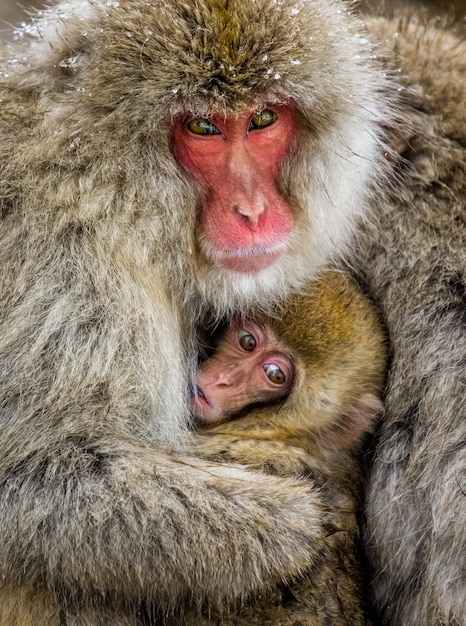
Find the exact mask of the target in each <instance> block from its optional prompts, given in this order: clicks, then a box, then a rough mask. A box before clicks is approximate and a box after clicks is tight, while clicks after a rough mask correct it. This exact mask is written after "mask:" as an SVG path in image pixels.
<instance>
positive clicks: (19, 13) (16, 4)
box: [0, 0, 466, 39]
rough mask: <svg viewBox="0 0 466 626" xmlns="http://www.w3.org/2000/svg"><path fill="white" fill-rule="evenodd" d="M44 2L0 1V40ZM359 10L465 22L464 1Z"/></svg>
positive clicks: (377, 3) (417, 0)
mask: <svg viewBox="0 0 466 626" xmlns="http://www.w3.org/2000/svg"><path fill="white" fill-rule="evenodd" d="M45 4H46V2H44V1H41V0H0V38H3V39H12V38H13V32H14V27H15V26H18V25H20V24H21V22H22V21H25V20H27V19H28V16H27V12H28V10H30V9H31V8H32V7H34V8H37V9H40V8H42V7H43V6H44V5H45ZM359 4H360V6H361V9H362V10H364V11H369V12H371V13H383V14H386V15H393V14H395V15H396V14H397V13H398V12H400V11H402V10H403V9H405V8H406V7H410V6H415V7H416V9H417V10H421V11H424V12H427V13H429V14H432V15H444V14H445V13H447V14H448V15H450V16H452V17H453V18H454V19H455V20H456V21H457V22H458V21H463V22H464V20H465V16H466V0H360V2H359Z"/></svg>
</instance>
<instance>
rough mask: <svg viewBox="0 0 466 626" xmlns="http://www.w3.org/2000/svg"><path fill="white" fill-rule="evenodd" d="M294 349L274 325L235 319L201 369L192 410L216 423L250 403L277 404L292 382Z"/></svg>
mask: <svg viewBox="0 0 466 626" xmlns="http://www.w3.org/2000/svg"><path fill="white" fill-rule="evenodd" d="M289 352H290V351H289V350H287V348H286V346H285V345H284V344H283V342H281V341H280V340H279V338H278V337H276V336H275V335H274V333H273V332H272V331H271V330H270V329H268V328H264V327H261V326H259V325H258V324H255V323H254V322H250V321H247V320H242V319H239V318H234V319H233V320H232V321H231V323H230V325H229V326H228V328H227V329H226V331H225V333H224V334H223V335H222V336H221V338H220V341H219V343H218V346H217V348H216V350H215V352H214V354H213V355H212V356H211V357H210V358H208V359H207V360H206V361H204V362H203V363H202V364H201V365H200V367H199V370H198V372H197V390H196V393H195V395H193V397H192V398H191V411H192V412H193V414H194V415H195V416H196V417H198V418H199V419H200V420H202V421H204V422H215V421H220V420H222V419H225V418H227V417H231V416H233V415H235V414H236V413H239V412H240V411H242V410H244V409H245V408H247V407H248V406H250V405H255V404H269V403H273V402H277V401H278V400H279V399H280V398H283V397H284V396H285V395H287V394H288V393H289V391H290V389H291V384H292V382H293V363H292V359H291V356H290V355H289Z"/></svg>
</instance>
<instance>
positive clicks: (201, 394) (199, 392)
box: [196, 385, 212, 407]
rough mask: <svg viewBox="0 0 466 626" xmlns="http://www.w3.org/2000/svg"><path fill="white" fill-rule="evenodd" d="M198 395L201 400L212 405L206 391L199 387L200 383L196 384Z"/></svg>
mask: <svg viewBox="0 0 466 626" xmlns="http://www.w3.org/2000/svg"><path fill="white" fill-rule="evenodd" d="M196 395H197V397H198V398H199V399H200V400H203V401H204V402H205V403H206V404H208V405H209V406H210V407H211V406H212V405H211V404H210V402H209V399H208V398H207V396H206V395H205V393H204V392H203V391H202V389H201V388H200V387H199V385H197V386H196Z"/></svg>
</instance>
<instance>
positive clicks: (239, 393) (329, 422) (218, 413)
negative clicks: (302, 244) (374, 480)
mask: <svg viewBox="0 0 466 626" xmlns="http://www.w3.org/2000/svg"><path fill="white" fill-rule="evenodd" d="M385 359H386V349H385V339H384V333H383V329H382V327H381V325H380V321H379V318H378V315H377V312H376V311H375V310H374V308H373V307H372V305H371V304H370V303H369V302H368V301H367V300H366V298H365V297H364V296H363V295H362V294H361V293H360V292H359V290H358V289H357V288H356V286H355V285H354V284H353V283H352V282H351V280H350V279H349V278H348V277H347V276H345V275H344V274H341V273H338V272H328V273H326V274H325V275H324V277H323V278H322V279H321V280H320V282H316V283H311V284H310V285H309V286H308V288H307V290H306V291H305V292H303V293H302V294H300V295H297V296H294V297H292V298H290V299H289V300H287V301H286V303H285V304H284V305H282V306H280V307H279V308H277V310H276V312H275V314H274V315H272V316H270V317H267V316H265V315H263V314H258V315H254V316H251V317H250V318H240V317H235V318H233V319H232V320H231V322H230V323H229V324H228V326H227V327H226V329H225V330H224V331H223V333H221V335H220V337H219V339H218V341H217V344H216V348H215V351H214V353H213V354H212V356H210V357H209V358H207V359H206V360H205V361H203V362H202V363H201V364H200V366H199V370H198V374H197V393H196V394H195V395H194V396H193V398H192V399H191V410H192V412H193V414H194V415H195V416H196V417H197V419H198V421H199V422H200V423H201V424H202V425H203V426H205V425H214V424H217V423H219V422H224V421H225V420H229V419H230V418H241V420H240V421H238V419H235V421H234V422H232V423H231V424H230V425H229V426H228V427H227V429H228V431H234V432H235V433H236V432H237V431H238V430H240V431H246V432H247V434H248V437H251V436H258V437H259V438H260V439H264V438H265V439H271V440H273V441H287V442H292V443H293V445H306V446H311V447H312V446H313V443H314V442H315V441H316V440H318V442H319V447H320V446H321V445H322V444H324V447H325V448H331V449H335V448H341V447H345V446H347V445H349V444H351V443H352V442H353V441H355V440H356V439H358V438H359V437H360V436H361V435H362V433H363V432H364V431H366V430H370V429H371V426H372V423H373V418H374V417H375V415H376V414H377V413H378V412H379V411H380V410H381V408H382V405H381V401H380V389H381V384H382V380H383V373H384V369H385ZM252 409H254V410H252ZM258 417H260V419H257V418H258ZM255 422H256V424H254V423H255ZM222 432H225V425H223V426H222ZM253 433H256V434H255V435H253Z"/></svg>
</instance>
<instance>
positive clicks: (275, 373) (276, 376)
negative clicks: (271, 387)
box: [263, 363, 286, 385]
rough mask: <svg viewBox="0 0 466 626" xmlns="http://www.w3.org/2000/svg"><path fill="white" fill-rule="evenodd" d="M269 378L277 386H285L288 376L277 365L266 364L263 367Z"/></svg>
mask: <svg viewBox="0 0 466 626" xmlns="http://www.w3.org/2000/svg"><path fill="white" fill-rule="evenodd" d="M263 368H264V371H265V373H266V375H267V378H268V379H269V380H270V381H271V382H272V383H274V384H275V385H283V383H285V382H286V376H285V374H284V372H283V370H281V369H280V368H279V367H278V365H277V364H276V363H265V364H264V365H263Z"/></svg>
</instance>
